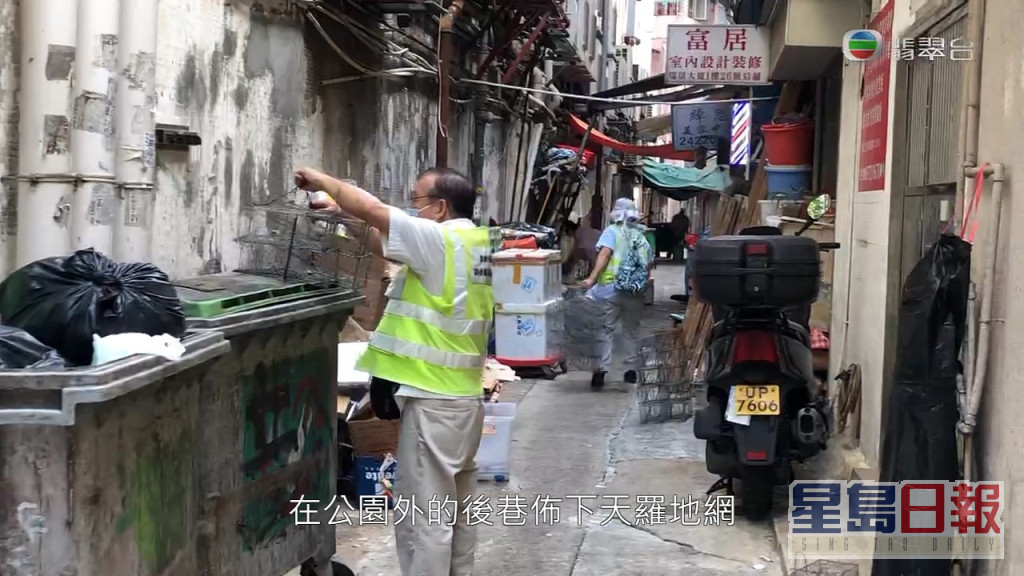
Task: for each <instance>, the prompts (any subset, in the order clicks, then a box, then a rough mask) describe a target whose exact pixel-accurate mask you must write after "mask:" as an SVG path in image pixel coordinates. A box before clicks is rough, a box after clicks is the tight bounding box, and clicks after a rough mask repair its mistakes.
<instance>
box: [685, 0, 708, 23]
mask: <svg viewBox="0 0 1024 576" xmlns="http://www.w3.org/2000/svg"><path fill="white" fill-rule="evenodd" d="M710 3H711V0H689V5H688V7H687V10H686V15H687V16H688V17H689V18H690V19H691V20H696V21H698V22H702V21H704V20H707V19H708V17H709V16H710V14H711V7H710Z"/></svg>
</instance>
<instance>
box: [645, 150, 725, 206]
mask: <svg viewBox="0 0 1024 576" xmlns="http://www.w3.org/2000/svg"><path fill="white" fill-rule="evenodd" d="M641 173H642V174H643V177H644V181H645V183H646V184H647V185H648V186H650V187H651V188H655V189H657V190H658V191H659V192H661V193H662V194H665V195H666V196H668V197H670V198H675V199H677V200H683V199H686V198H688V197H690V196H693V195H694V194H696V193H697V192H700V191H701V190H710V191H713V192H721V191H723V190H725V189H726V187H728V186H729V183H730V178H729V170H728V168H727V167H724V166H713V167H710V168H705V169H703V170H700V169H697V168H684V167H682V166H675V165H673V164H662V163H660V162H655V161H653V160H650V159H644V166H643V168H642V169H641Z"/></svg>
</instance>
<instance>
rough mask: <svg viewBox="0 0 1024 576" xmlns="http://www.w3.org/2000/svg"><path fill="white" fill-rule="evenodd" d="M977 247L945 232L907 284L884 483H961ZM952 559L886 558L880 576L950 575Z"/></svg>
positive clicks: (878, 564) (879, 564)
mask: <svg viewBox="0 0 1024 576" xmlns="http://www.w3.org/2000/svg"><path fill="white" fill-rule="evenodd" d="M970 271H971V245H970V244H969V243H967V242H965V241H964V240H962V239H960V238H958V237H957V236H953V235H949V234H944V235H942V236H941V237H940V238H939V240H938V241H937V242H936V243H935V245H934V246H932V247H931V249H930V250H928V252H927V253H926V254H925V255H924V258H922V259H921V261H920V262H918V264H917V266H915V267H914V269H913V270H912V271H911V272H910V275H909V276H908V277H907V280H906V282H905V283H904V284H903V294H902V307H901V309H900V324H899V336H898V341H897V356H896V373H895V378H894V379H893V385H892V389H891V390H890V392H889V406H888V408H887V414H886V422H885V423H884V428H883V434H882V453H881V470H880V471H879V481H881V482H902V481H905V480H936V481H949V482H952V481H956V480H957V479H958V478H959V465H958V459H957V444H956V425H957V421H958V420H959V413H958V411H957V392H956V380H957V375H958V374H959V373H960V371H961V369H962V366H961V365H960V362H959V357H960V346H961V345H962V343H963V340H964V334H965V330H966V320H967V294H968V285H969V283H970ZM951 566H952V559H951V558H950V559H940V560H924V559H906V560H903V559H884V560H883V559H879V560H875V562H874V567H873V570H872V574H874V575H875V576H933V575H935V574H949V573H950V569H951Z"/></svg>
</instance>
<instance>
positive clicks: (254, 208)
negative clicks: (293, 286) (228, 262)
mask: <svg viewBox="0 0 1024 576" xmlns="http://www.w3.org/2000/svg"><path fill="white" fill-rule="evenodd" d="M306 199H307V196H306V192H303V191H301V190H298V189H297V188H295V189H292V190H291V191H290V192H288V193H286V194H282V195H280V196H277V197H274V198H272V199H271V200H269V201H267V202H265V203H255V202H254V203H251V204H250V206H249V213H250V214H249V215H250V223H251V224H250V229H249V231H248V232H247V233H246V234H243V235H242V236H239V237H238V239H237V240H238V244H239V246H240V248H241V255H240V258H239V267H238V271H239V272H243V273H246V274H253V275H258V276H266V277H270V278H276V279H278V280H281V281H283V282H302V283H306V284H311V285H314V286H317V287H319V288H334V289H342V290H361V289H363V288H365V286H366V282H367V276H368V273H369V267H370V258H369V256H370V253H369V249H368V247H369V240H370V232H371V230H370V227H369V226H368V225H366V224H365V223H363V222H359V221H357V220H354V219H352V218H348V217H345V216H338V215H334V214H329V213H326V212H319V211H315V210H311V209H309V208H308V207H307V206H306V205H305V201H306Z"/></svg>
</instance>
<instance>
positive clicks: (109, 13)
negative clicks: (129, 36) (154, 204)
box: [70, 0, 120, 255]
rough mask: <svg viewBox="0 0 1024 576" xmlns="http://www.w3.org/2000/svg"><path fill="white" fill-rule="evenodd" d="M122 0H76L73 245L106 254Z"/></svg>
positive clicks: (113, 202)
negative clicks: (78, 177)
mask: <svg viewBox="0 0 1024 576" xmlns="http://www.w3.org/2000/svg"><path fill="white" fill-rule="evenodd" d="M119 4H120V0H80V1H79V3H78V34H77V40H78V47H77V55H76V57H75V67H74V73H75V76H74V78H75V81H74V86H73V90H74V101H73V102H74V104H73V106H72V111H73V112H72V119H71V151H72V154H71V159H72V162H71V164H72V169H73V170H74V171H75V172H76V173H78V174H90V175H92V174H94V175H95V176H90V177H88V178H84V179H83V180H82V181H81V185H80V186H79V188H78V189H77V190H76V191H75V193H74V198H73V200H72V202H71V214H70V218H71V224H70V228H71V247H72V248H73V249H76V250H78V249H83V248H94V249H96V250H98V251H100V252H103V253H104V254H107V255H110V254H111V248H112V247H113V224H114V221H115V220H117V217H118V213H119V209H120V208H119V206H120V200H119V198H118V194H117V190H116V187H115V184H116V180H115V177H114V174H113V172H114V168H115V164H116V162H117V149H116V143H117V122H116V121H115V120H114V118H113V114H114V110H115V106H114V104H115V100H116V98H117V69H118V67H117V57H118V55H117V51H118V31H119V29H118V19H119Z"/></svg>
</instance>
